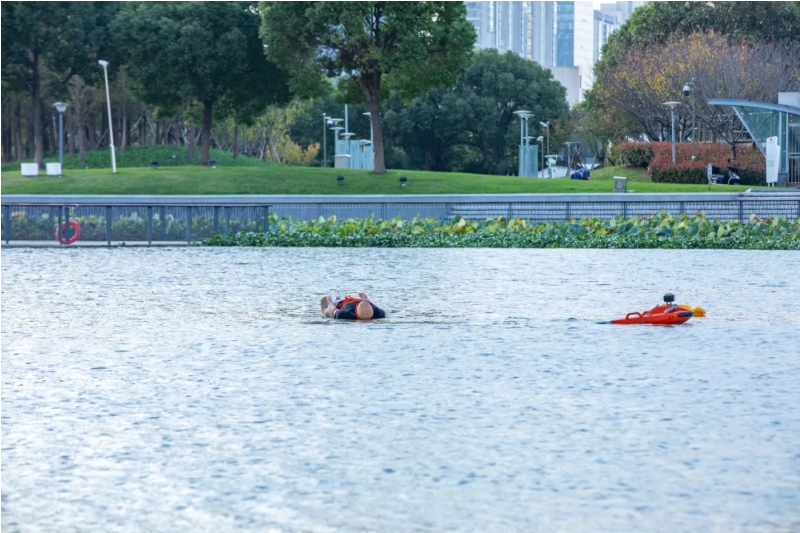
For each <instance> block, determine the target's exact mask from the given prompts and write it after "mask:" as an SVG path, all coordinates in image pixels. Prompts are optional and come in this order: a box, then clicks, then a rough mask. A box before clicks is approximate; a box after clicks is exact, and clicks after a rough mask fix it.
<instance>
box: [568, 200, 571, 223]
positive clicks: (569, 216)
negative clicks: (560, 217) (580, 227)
mask: <svg viewBox="0 0 800 533" xmlns="http://www.w3.org/2000/svg"><path fill="white" fill-rule="evenodd" d="M570 205H571V204H570V203H569V201H567V221H569V219H570V218H572V216H571V215H570Z"/></svg>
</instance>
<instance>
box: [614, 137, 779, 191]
mask: <svg viewBox="0 0 800 533" xmlns="http://www.w3.org/2000/svg"><path fill="white" fill-rule="evenodd" d="M614 149H615V151H616V154H617V157H618V159H619V162H620V163H622V164H624V165H626V166H628V167H647V175H648V176H649V177H650V180H651V181H653V182H657V183H694V184H702V183H707V182H708V178H707V173H706V166H707V165H708V164H709V163H711V164H712V165H714V166H717V167H720V168H721V169H723V171H724V170H726V168H727V166H728V159H730V158H731V147H730V145H728V144H727V143H698V144H697V145H696V146H695V155H696V158H695V159H694V160H692V144H691V143H677V144H676V145H675V163H673V162H672V143H668V142H654V143H620V144H619V145H617V146H616V147H615V148H614ZM736 154H737V156H736V163H737V164H738V165H739V177H740V178H741V184H742V185H766V161H765V160H764V156H762V155H761V152H760V151H759V150H758V148H756V147H754V146H752V145H750V144H747V145H738V146H737V147H736Z"/></svg>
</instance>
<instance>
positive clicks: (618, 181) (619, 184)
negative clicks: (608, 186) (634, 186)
mask: <svg viewBox="0 0 800 533" xmlns="http://www.w3.org/2000/svg"><path fill="white" fill-rule="evenodd" d="M614 192H628V178H626V177H620V176H614Z"/></svg>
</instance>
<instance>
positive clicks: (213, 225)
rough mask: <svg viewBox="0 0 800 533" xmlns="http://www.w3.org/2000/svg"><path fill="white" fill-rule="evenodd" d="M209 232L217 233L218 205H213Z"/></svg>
mask: <svg viewBox="0 0 800 533" xmlns="http://www.w3.org/2000/svg"><path fill="white" fill-rule="evenodd" d="M211 232H212V233H213V234H214V235H216V234H217V233H219V206H218V205H215V206H214V223H213V224H212V226H211Z"/></svg>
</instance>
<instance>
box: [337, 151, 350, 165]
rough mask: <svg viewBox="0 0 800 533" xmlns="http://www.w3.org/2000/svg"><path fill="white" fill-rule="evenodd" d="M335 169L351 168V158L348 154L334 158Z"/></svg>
mask: <svg viewBox="0 0 800 533" xmlns="http://www.w3.org/2000/svg"><path fill="white" fill-rule="evenodd" d="M333 167H334V168H350V156H349V155H347V154H339V155H337V156H334V158H333Z"/></svg>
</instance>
